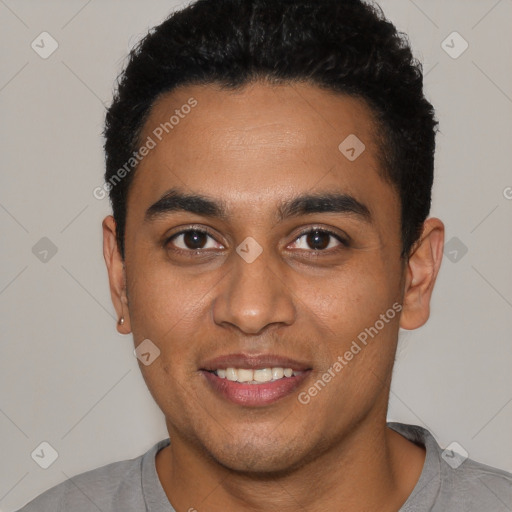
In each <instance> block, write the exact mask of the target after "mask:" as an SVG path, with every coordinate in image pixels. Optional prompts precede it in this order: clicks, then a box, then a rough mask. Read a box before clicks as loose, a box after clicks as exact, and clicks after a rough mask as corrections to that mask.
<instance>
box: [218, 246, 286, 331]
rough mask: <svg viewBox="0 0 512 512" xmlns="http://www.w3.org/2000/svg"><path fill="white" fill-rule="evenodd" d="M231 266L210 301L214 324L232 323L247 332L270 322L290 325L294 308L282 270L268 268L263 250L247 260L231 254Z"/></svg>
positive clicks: (258, 328) (268, 263)
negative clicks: (249, 261) (254, 258)
mask: <svg viewBox="0 0 512 512" xmlns="http://www.w3.org/2000/svg"><path fill="white" fill-rule="evenodd" d="M232 257H233V258H234V262H233V269H232V271H231V272H229V273H228V275H227V276H226V278H225V279H224V280H223V281H222V284H221V287H220V289H219V293H218V295H217V296H216V298H215V301H214V303H213V318H214V321H215V323H216V324H217V325H224V326H225V325H227V324H230V325H233V326H235V327H237V328H238V329H239V330H240V331H243V332H244V333H246V334H258V333H260V332H261V331H262V330H264V329H265V328H266V327H267V326H269V325H271V324H281V325H291V324H292V323H293V322H294V320H295V315H296V308H295V306H294V303H293V300H292V298H293V294H292V292H291V290H290V288H289V287H288V285H287V283H286V279H285V277H284V276H283V273H282V272H279V270H278V269H277V268H276V267H277V266H276V265H274V266H273V267H274V268H271V266H270V261H269V258H268V257H267V255H266V252H265V251H263V253H262V254H261V255H260V256H258V258H256V260H255V261H252V262H251V263H248V262H247V261H245V260H244V259H243V258H241V257H240V256H239V255H238V254H233V255H232Z"/></svg>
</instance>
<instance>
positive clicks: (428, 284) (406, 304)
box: [400, 217, 444, 330]
mask: <svg viewBox="0 0 512 512" xmlns="http://www.w3.org/2000/svg"><path fill="white" fill-rule="evenodd" d="M443 246H444V224H443V223H442V222H441V221H440V220H439V219H437V218H434V217H432V218H430V219H427V220H426V221H425V223H424V224H423V232H422V235H421V238H420V240H419V241H418V242H417V243H416V245H415V247H414V248H413V250H412V252H411V255H410V256H409V261H408V263H407V267H406V279H405V287H404V300H403V310H402V315H401V317H400V327H401V328H402V329H409V330H411V329H417V328H418V327H421V326H422V325H423V324H425V322H426V321H427V320H428V317H429V315H430V299H431V297H432V291H433V289H434V284H435V282H436V278H437V275H438V273H439V268H440V266H441V261H442V258H443Z"/></svg>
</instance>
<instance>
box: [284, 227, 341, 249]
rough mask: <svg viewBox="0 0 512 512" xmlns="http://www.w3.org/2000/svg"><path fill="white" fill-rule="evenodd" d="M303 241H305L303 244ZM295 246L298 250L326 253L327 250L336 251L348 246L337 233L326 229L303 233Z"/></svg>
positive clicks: (296, 240)
mask: <svg viewBox="0 0 512 512" xmlns="http://www.w3.org/2000/svg"><path fill="white" fill-rule="evenodd" d="M301 239H302V240H303V241H302V242H300V241H301ZM294 244H296V248H298V249H301V250H302V249H303V250H313V251H320V252H322V251H325V250H326V249H334V248H337V247H340V246H342V247H344V246H347V245H348V244H347V243H346V242H345V241H344V240H343V239H342V238H341V237H340V236H339V235H337V234H336V233H333V232H332V231H328V230H325V229H310V230H309V231H305V232H303V233H301V234H300V235H299V236H298V237H297V238H296V239H295V242H294Z"/></svg>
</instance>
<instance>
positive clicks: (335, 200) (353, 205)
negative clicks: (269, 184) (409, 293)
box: [145, 188, 372, 223]
mask: <svg viewBox="0 0 512 512" xmlns="http://www.w3.org/2000/svg"><path fill="white" fill-rule="evenodd" d="M179 211H185V212H189V213H195V214H197V215H201V216H203V217H210V218H219V219H221V220H224V221H226V220H228V217H229V216H228V211H227V208H226V204H225V202H224V201H221V200H216V199H211V198H209V197H205V196H203V195H200V194H187V193H185V192H183V191H180V190H179V189H177V188H172V189H170V190H168V191H167V192H166V193H165V194H164V195H163V196H162V197H161V198H160V199H158V201H156V203H154V204H152V205H151V206H150V207H149V208H148V209H147V210H146V214H145V220H146V221H148V222H149V221H153V220H156V219H159V218H162V217H164V216H166V215H168V214H170V213H173V212H179ZM312 213H342V214H347V215H353V216H355V217H357V218H359V219H360V220H363V221H365V222H367V223H371V222H372V215H371V213H370V210H369V208H368V207H367V206H366V205H364V204H363V203H361V202H360V201H358V200H357V199H355V198H354V197H353V196H351V195H348V194H339V193H329V192H325V193H316V194H304V195H299V196H297V197H293V198H291V199H287V200H285V201H283V202H282V203H280V204H279V205H278V208H277V219H278V221H279V222H281V221H283V220H285V219H288V218H290V217H299V216H301V215H308V214H312Z"/></svg>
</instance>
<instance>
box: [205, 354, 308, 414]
mask: <svg viewBox="0 0 512 512" xmlns="http://www.w3.org/2000/svg"><path fill="white" fill-rule="evenodd" d="M200 371H201V373H202V374H203V375H204V376H205V380H206V382H207V384H208V386H209V387H210V389H212V391H213V392H214V393H215V394H216V395H218V396H219V397H220V398H222V399H224V400H228V401H230V402H232V403H235V404H237V405H243V406H246V407H258V406H265V405H269V404H271V403H274V402H276V401H277V400H280V399H282V398H284V397H286V396H289V395H290V394H291V393H293V392H294V391H295V390H296V389H297V388H298V387H299V386H300V385H301V384H302V383H303V382H304V380H305V379H306V378H307V377H308V375H309V374H310V372H311V367H309V366H308V365H307V364H305V363H301V362H299V361H295V360H292V359H289V358H285V357H280V356H272V355H263V356H248V355H244V354H234V355H230V356H221V357H219V358H216V359H214V360H211V361H209V362H208V363H205V364H204V365H203V368H201V369H200Z"/></svg>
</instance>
